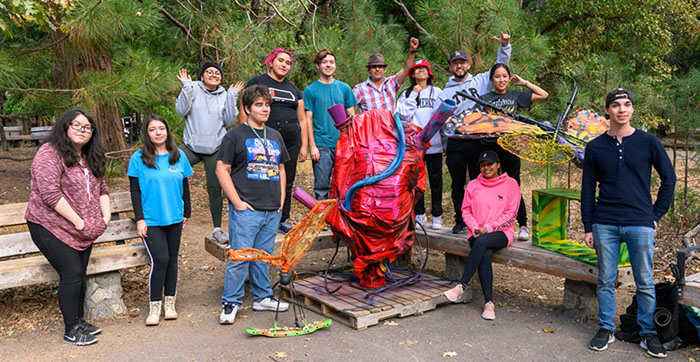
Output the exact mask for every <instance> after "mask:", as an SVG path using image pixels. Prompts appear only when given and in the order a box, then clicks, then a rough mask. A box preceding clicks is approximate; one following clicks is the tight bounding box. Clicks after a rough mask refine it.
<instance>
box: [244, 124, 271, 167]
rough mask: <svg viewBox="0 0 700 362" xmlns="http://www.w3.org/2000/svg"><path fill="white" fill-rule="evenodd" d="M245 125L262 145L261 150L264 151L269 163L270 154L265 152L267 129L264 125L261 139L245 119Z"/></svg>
mask: <svg viewBox="0 0 700 362" xmlns="http://www.w3.org/2000/svg"><path fill="white" fill-rule="evenodd" d="M245 124H246V125H248V127H250V129H251V130H252V131H253V133H254V134H255V137H257V138H258V141H260V142H261V143H262V146H263V149H264V150H265V158H266V159H267V161H268V162H269V161H270V153H269V152H268V151H267V127H266V126H265V125H263V138H260V135H259V134H258V131H256V130H255V128H253V126H251V125H250V122H248V120H247V119H246V120H245Z"/></svg>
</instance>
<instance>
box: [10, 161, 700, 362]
mask: <svg viewBox="0 0 700 362" xmlns="http://www.w3.org/2000/svg"><path fill="white" fill-rule="evenodd" d="M25 166H26V165H25ZM300 169H301V173H300V176H299V177H298V179H299V180H300V183H301V184H302V186H303V187H305V188H306V189H307V190H310V189H311V187H310V184H311V170H310V166H309V164H308V163H306V164H305V165H303V166H301V167H300ZM196 170H198V171H200V172H197V174H196V175H195V176H194V177H193V179H192V184H193V186H194V187H193V188H192V190H193V217H192V219H191V221H190V223H189V224H188V226H187V228H186V229H185V231H184V234H183V240H182V246H181V253H180V264H179V265H180V276H179V285H178V312H179V314H180V318H179V319H178V320H175V321H167V322H163V323H162V324H161V325H160V326H158V327H149V328H147V327H145V326H144V323H143V321H144V319H145V316H146V313H147V308H148V307H147V290H148V287H147V285H146V279H147V275H148V267H147V266H146V267H141V268H136V269H131V270H128V271H123V272H122V278H123V284H124V288H125V302H126V304H127V307H128V308H129V310H130V313H129V314H128V315H125V316H120V317H117V318H112V319H108V320H102V321H97V322H96V323H97V324H99V325H100V326H101V327H102V328H103V333H102V334H101V335H100V341H99V342H98V343H97V344H95V345H92V346H88V347H82V348H78V347H74V346H71V345H67V344H65V343H63V342H62V341H61V332H62V322H61V319H60V312H59V309H58V305H57V302H56V297H55V293H56V287H55V285H40V286H31V287H25V288H15V289H11V290H4V291H0V361H40V360H49V361H64V360H65V361H159V360H172V361H224V360H233V361H344V360H357V361H398V360H401V361H403V360H407V361H434V360H441V359H445V360H455V361H465V360H468V361H472V360H474V361H475V360H479V361H482V360H484V361H504V360H505V361H515V360H517V361H540V360H577V361H579V360H580V361H601V360H611V361H620V360H641V358H643V356H644V353H643V351H642V350H641V349H640V348H639V347H638V346H636V345H633V344H629V343H625V342H617V343H614V344H613V345H611V347H610V348H609V350H608V351H605V352H602V353H596V352H592V351H590V350H589V349H588V348H587V347H586V346H587V343H588V341H589V339H590V338H591V336H592V335H593V334H594V333H595V329H596V328H595V326H593V325H591V324H589V323H581V322H579V321H577V320H576V319H575V318H573V317H571V316H568V315H564V314H562V313H561V312H560V310H559V308H558V306H559V305H560V303H561V298H562V295H563V279H559V278H554V277H551V276H548V275H544V274H539V273H534V272H528V271H523V270H521V269H516V268H509V267H505V266H501V265H495V266H494V269H495V270H494V272H495V280H494V299H495V301H496V304H497V310H496V312H497V316H498V319H497V320H496V321H492V322H487V321H484V320H482V319H481V318H480V317H479V315H480V308H481V303H482V302H481V297H480V289H479V287H478V283H476V279H474V280H473V282H475V283H476V284H475V292H474V293H475V298H474V301H473V302H472V303H470V304H461V305H449V306H444V307H440V308H438V309H437V310H434V311H430V312H427V313H425V314H423V315H420V316H412V317H407V318H401V319H391V320H389V321H387V322H388V323H383V322H380V324H379V325H377V326H373V327H370V328H368V329H366V330H363V331H356V330H352V329H350V328H348V327H346V326H344V325H342V324H338V323H336V324H333V326H331V327H330V328H329V329H326V330H322V331H318V332H316V333H315V334H312V335H307V336H302V337H292V338H280V339H267V338H263V337H250V336H248V335H247V334H246V333H245V328H246V327H250V326H252V327H269V326H271V325H272V321H273V318H274V314H273V313H269V312H253V311H252V310H251V309H250V307H251V304H252V301H251V299H250V298H251V297H250V290H247V292H246V293H247V294H246V299H245V301H244V308H243V310H242V311H241V312H239V315H238V318H237V320H236V323H235V324H234V325H233V326H220V325H219V324H218V315H219V313H220V308H221V307H220V302H219V300H220V296H221V293H222V289H223V278H224V264H223V263H222V262H220V261H218V260H216V259H215V258H213V257H212V256H211V255H209V254H208V253H207V252H206V251H205V250H204V247H203V236H204V235H207V234H209V233H211V224H210V221H209V220H210V219H209V214H208V207H207V205H208V204H207V200H206V191H205V189H204V179H203V176H202V172H201V169H200V168H199V167H198V168H196ZM115 172H119V170H115ZM9 174H12V178H13V179H14V180H15V181H12V180H10V178H9V177H6V176H8V175H9ZM0 176H1V177H0V190H3V191H0V201H2V202H8V201H7V199H6V197H7V196H8V195H12V196H14V197H17V198H19V200H22V197H23V196H24V195H23V193H24V192H26V194H27V196H24V197H25V198H26V197H28V191H27V190H25V187H24V184H23V183H22V182H18V181H17V180H18V179H23V178H26V179H28V172H27V171H26V169H25V168H24V166H23V167H17V168H16V169H4V170H0ZM532 179H538V176H536V175H535V176H532ZM539 180H540V181H541V177H539ZM531 181H532V180H531ZM526 182H527V181H526ZM537 182H538V181H533V184H535V185H537ZM7 187H13V188H14V189H8V188H7ZM110 187H111V188H112V190H120V189H125V182H124V181H123V180H116V181H114V182H113V184H111V185H110ZM446 195H447V193H446ZM528 201H529V200H528ZM10 202H17V201H13V200H10ZM448 203H449V198H447V197H446V198H445V204H448ZM293 205H296V206H295V211H294V212H293V217H292V221H293V222H294V221H297V220H298V218H300V215H301V206H299V205H298V204H297V203H293ZM450 214H451V211H450V210H446V212H445V215H450ZM445 219H449V216H448V217H445ZM225 224H226V222H224V225H225ZM330 254H331V252H330V251H322V252H316V253H310V254H309V255H307V257H306V258H305V260H304V261H303V263H302V264H301V265H299V266H298V268H297V269H298V270H299V271H321V270H323V268H324V267H325V265H326V263H327V261H328V260H329V258H330ZM339 259H340V260H338V261H337V262H336V263H335V264H334V267H343V266H346V267H347V266H349V263H348V262H347V260H346V259H345V257H342V256H341V257H340V258H339ZM443 270H444V259H443V257H442V254H441V253H439V252H432V253H431V262H430V264H429V265H428V271H429V272H430V273H434V274H440V273H442V271H443ZM630 299H631V293H630V292H629V291H621V292H620V293H619V298H618V307H619V308H618V310H622V309H623V307H624V306H626V305H627V304H629V301H630ZM309 319H310V320H318V319H320V316H318V315H314V314H313V313H310V312H309ZM280 322H281V324H282V325H292V323H293V320H292V313H291V312H287V313H284V314H283V315H282V319H281V321H280ZM545 329H546V330H548V331H552V332H553V333H546V332H545ZM446 352H450V353H451V352H454V353H456V355H455V357H454V358H450V357H445V356H446V355H444V354H445V353H446ZM668 360H673V361H700V349H698V348H686V349H683V350H681V351H677V352H672V353H670V354H669V358H668Z"/></svg>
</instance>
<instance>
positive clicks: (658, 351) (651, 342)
mask: <svg viewBox="0 0 700 362" xmlns="http://www.w3.org/2000/svg"><path fill="white" fill-rule="evenodd" d="M639 346H640V347H642V348H644V349H646V350H647V353H648V354H649V355H650V356H652V357H657V358H664V357H666V349H665V348H664V346H663V345H662V344H661V342H659V337H657V336H656V334H653V333H649V334H645V335H643V336H642V341H641V342H639Z"/></svg>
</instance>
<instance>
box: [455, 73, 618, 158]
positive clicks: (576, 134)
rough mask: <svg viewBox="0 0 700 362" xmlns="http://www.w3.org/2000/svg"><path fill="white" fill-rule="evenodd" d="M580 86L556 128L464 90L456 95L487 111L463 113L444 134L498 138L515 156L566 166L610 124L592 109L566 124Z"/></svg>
mask: <svg viewBox="0 0 700 362" xmlns="http://www.w3.org/2000/svg"><path fill="white" fill-rule="evenodd" d="M577 91H578V87H574V91H573V93H572V95H571V98H570V100H569V102H567V107H566V109H565V111H564V112H563V113H562V114H561V115H560V117H559V120H558V122H557V124H556V127H555V126H552V124H551V123H549V122H547V121H536V120H534V119H532V118H528V117H525V116H523V115H519V114H517V113H515V112H510V111H507V110H505V109H503V108H501V107H498V106H495V105H493V104H491V103H488V102H486V101H484V100H482V99H480V98H477V97H474V96H472V95H471V94H468V93H467V92H464V91H459V92H457V93H458V94H459V95H460V96H463V97H465V98H467V99H469V100H471V101H473V102H475V103H476V104H478V105H480V106H482V107H483V108H485V109H486V110H487V111H477V112H473V113H468V114H463V115H460V116H458V117H457V118H455V117H453V118H451V119H450V120H448V124H447V125H446V127H445V132H446V134H447V135H448V136H453V137H460V138H487V137H498V144H499V145H500V146H501V147H503V148H504V149H505V150H507V151H509V152H511V153H513V154H515V155H516V156H518V157H520V158H522V159H524V160H527V161H531V162H535V163H539V164H558V163H565V162H567V161H569V160H571V159H572V158H573V157H574V156H576V160H577V161H580V160H581V159H582V158H583V150H584V148H585V146H586V143H587V142H588V141H589V140H590V139H592V138H594V137H595V136H598V135H599V134H601V133H603V132H605V131H606V130H607V129H608V128H609V123H606V122H603V121H601V120H604V118H603V117H601V116H599V115H597V114H595V113H594V112H592V111H589V110H583V109H580V110H578V111H577V112H576V116H575V117H574V118H571V119H570V120H569V121H568V123H566V124H564V122H563V121H564V119H565V118H566V117H567V115H568V113H569V110H570V109H571V106H572V104H573V101H574V99H575V97H576V94H577Z"/></svg>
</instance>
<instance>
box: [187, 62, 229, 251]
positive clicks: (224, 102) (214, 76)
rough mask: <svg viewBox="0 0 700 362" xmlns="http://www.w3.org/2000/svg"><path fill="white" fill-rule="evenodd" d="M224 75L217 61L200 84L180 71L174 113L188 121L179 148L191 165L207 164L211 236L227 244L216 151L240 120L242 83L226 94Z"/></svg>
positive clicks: (205, 69) (208, 66)
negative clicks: (222, 219)
mask: <svg viewBox="0 0 700 362" xmlns="http://www.w3.org/2000/svg"><path fill="white" fill-rule="evenodd" d="M223 74H224V72H223V71H222V69H221V66H220V65H219V64H218V63H215V62H205V63H204V64H202V66H201V67H200V68H199V79H200V80H199V81H192V79H191V78H190V76H189V75H188V74H187V71H185V70H184V69H180V72H179V74H178V76H177V79H179V80H180V81H181V82H182V91H181V92H180V95H179V96H178V97H177V101H175V110H176V111H177V113H178V114H179V115H181V116H182V117H184V118H185V131H184V135H183V138H184V144H183V145H181V146H180V149H181V150H182V151H183V152H184V153H185V155H186V156H187V160H188V161H189V162H190V164H191V165H192V166H194V165H195V164H197V163H199V162H204V170H205V172H206V179H207V192H208V193H209V209H210V211H211V218H212V222H213V224H214V230H213V232H212V237H213V238H214V239H215V240H217V241H218V242H220V243H228V235H227V234H226V233H225V232H224V231H223V230H221V213H222V212H221V204H222V202H223V198H222V196H221V186H219V180H217V178H216V152H217V150H218V149H219V145H221V141H222V140H223V138H224V136H225V135H226V128H225V127H230V126H232V125H233V122H234V121H235V119H236V117H238V108H237V107H236V100H237V98H238V92H239V91H240V90H241V89H243V82H237V83H236V84H235V85H231V86H230V87H229V89H228V91H226V89H225V88H224V87H222V86H221V80H222V79H223Z"/></svg>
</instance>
